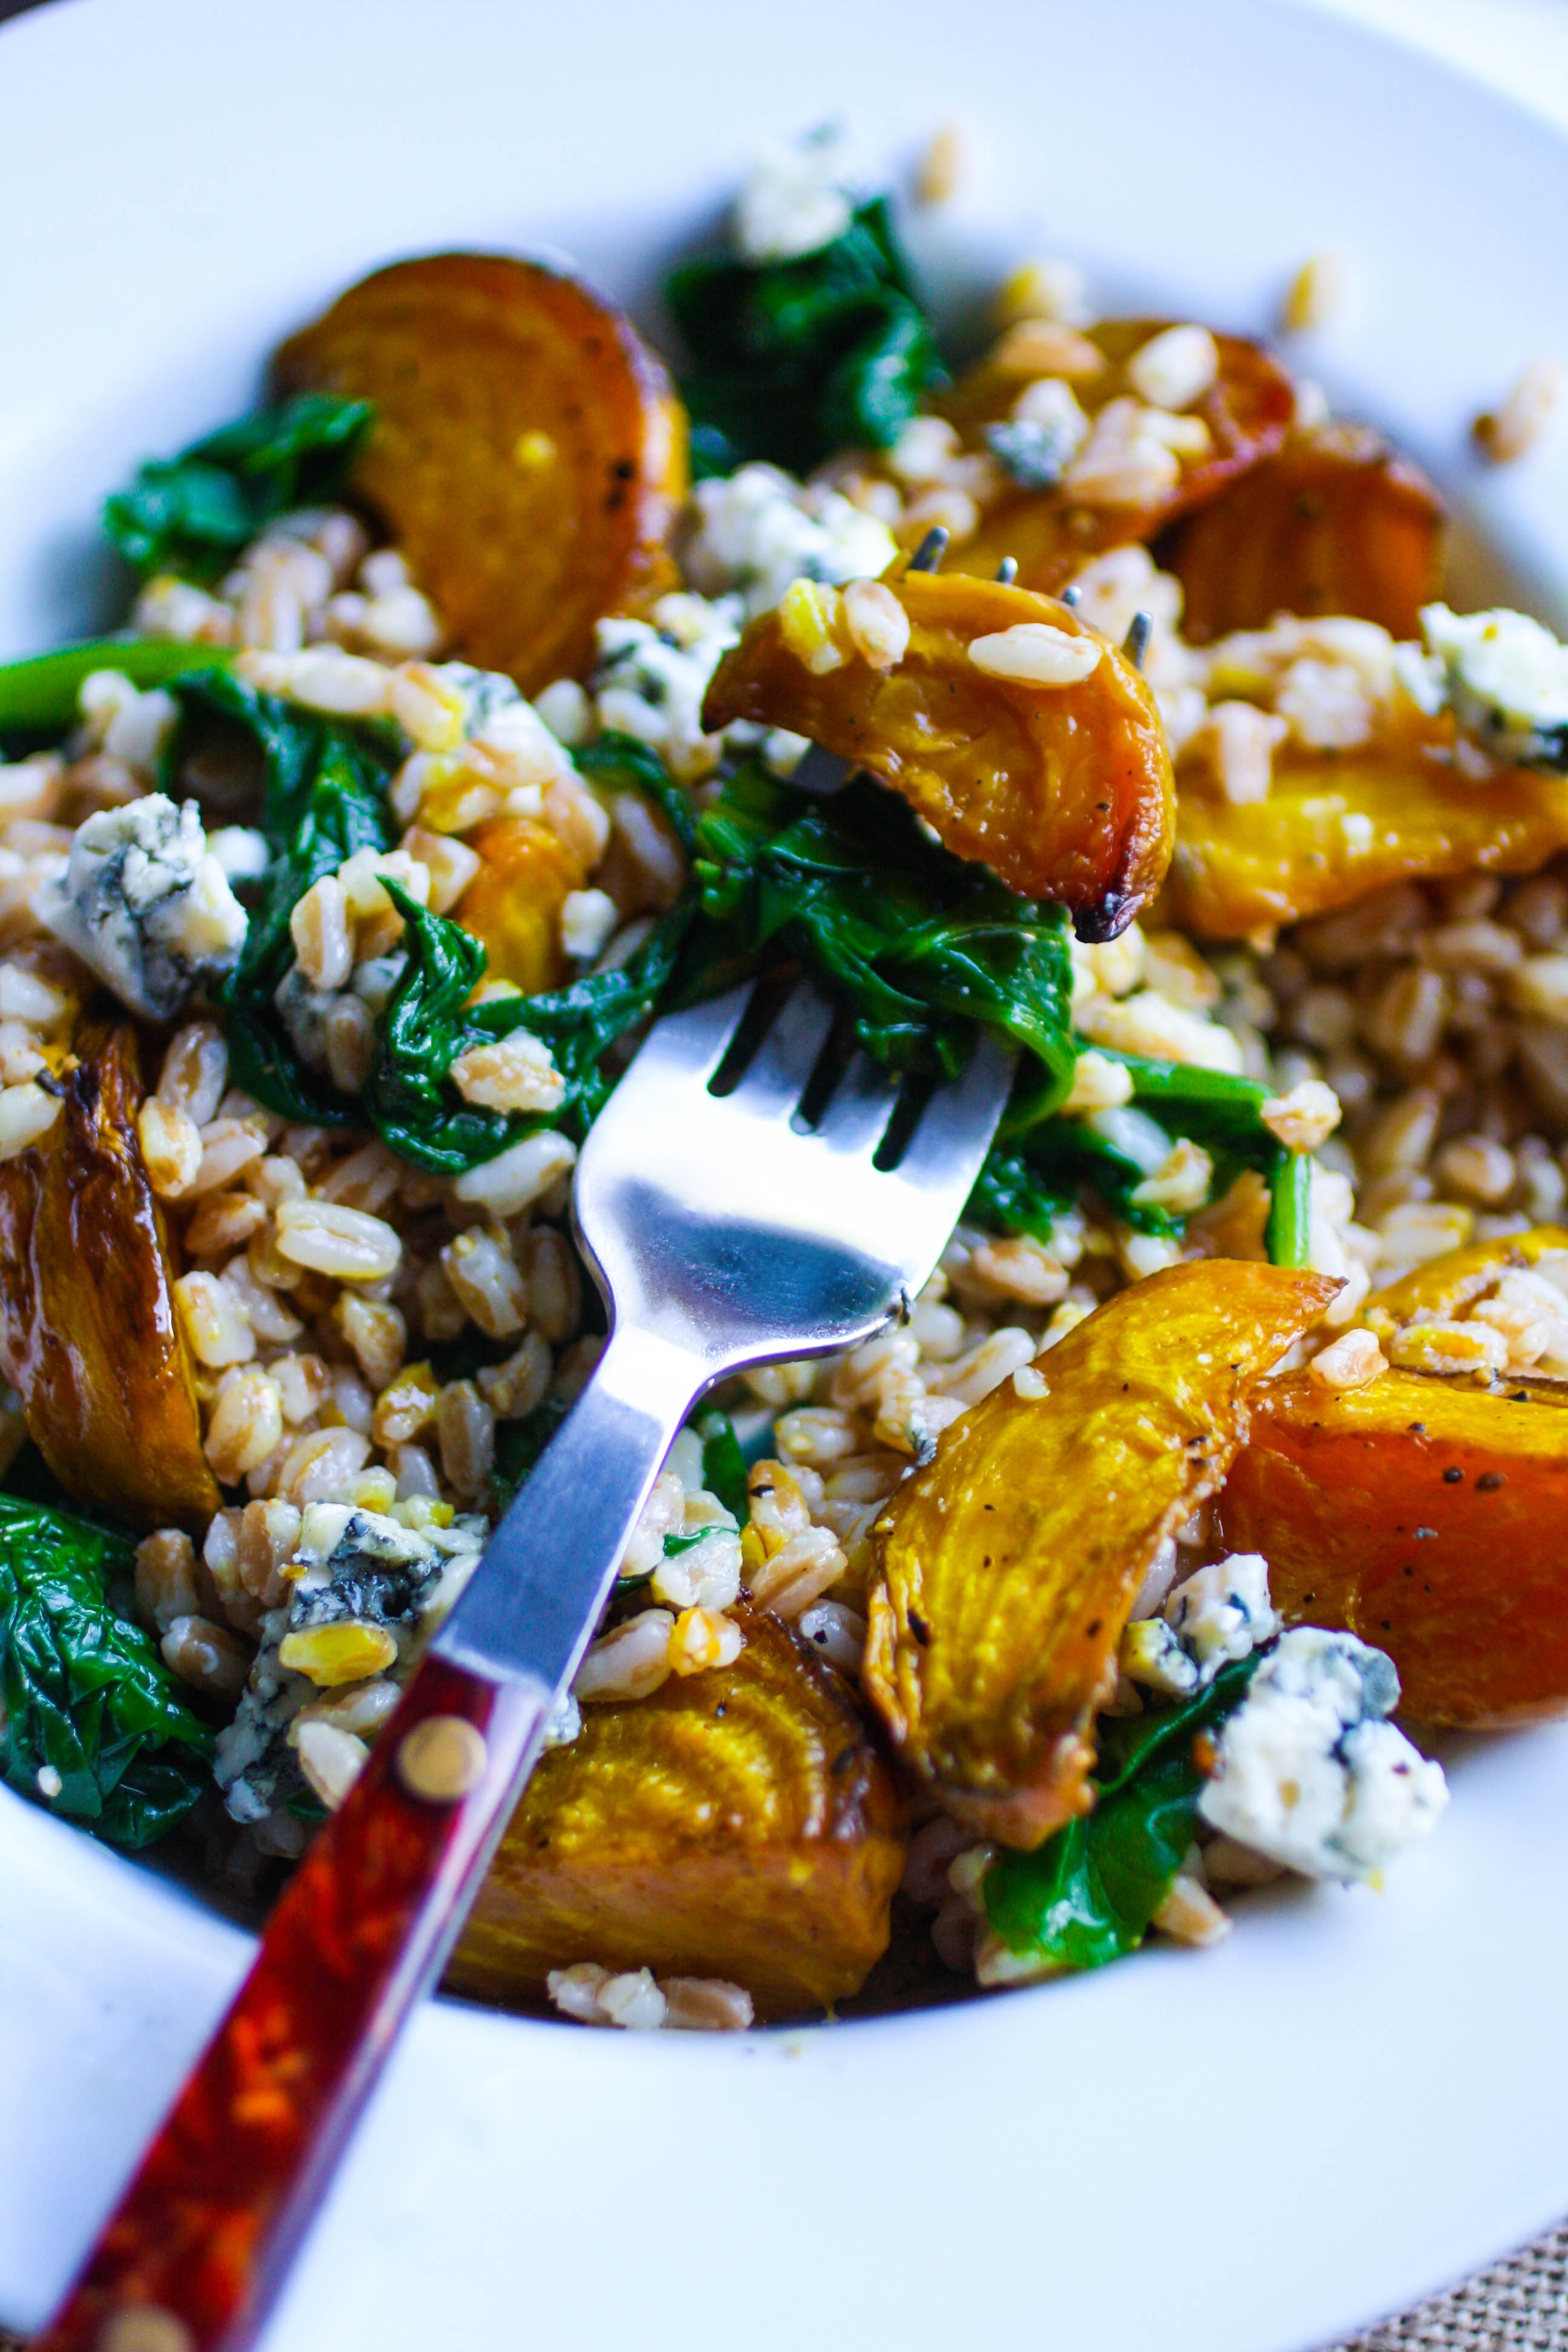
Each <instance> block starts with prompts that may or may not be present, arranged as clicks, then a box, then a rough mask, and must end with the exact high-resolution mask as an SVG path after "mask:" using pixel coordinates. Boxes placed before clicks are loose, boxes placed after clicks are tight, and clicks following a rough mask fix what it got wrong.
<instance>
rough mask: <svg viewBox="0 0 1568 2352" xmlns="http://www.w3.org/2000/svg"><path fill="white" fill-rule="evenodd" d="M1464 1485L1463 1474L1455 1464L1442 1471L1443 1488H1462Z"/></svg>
mask: <svg viewBox="0 0 1568 2352" xmlns="http://www.w3.org/2000/svg"><path fill="white" fill-rule="evenodd" d="M1464 1483H1465V1474H1464V1472H1463V1471H1462V1470H1461V1469H1460V1468H1459V1467H1458V1465H1457V1464H1455V1465H1453V1466H1451V1467H1450V1468H1449V1469H1447V1470H1445V1471H1444V1473H1443V1484H1444V1486H1463V1485H1464Z"/></svg>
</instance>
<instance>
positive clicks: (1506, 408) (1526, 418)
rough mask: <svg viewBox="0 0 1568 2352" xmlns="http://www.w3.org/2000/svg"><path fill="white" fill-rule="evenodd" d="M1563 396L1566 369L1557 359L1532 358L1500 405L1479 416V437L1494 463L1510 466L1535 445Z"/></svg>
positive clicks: (1475, 429) (1477, 438) (1481, 446)
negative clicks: (1564, 369) (1564, 370)
mask: <svg viewBox="0 0 1568 2352" xmlns="http://www.w3.org/2000/svg"><path fill="white" fill-rule="evenodd" d="M1562 397H1563V369H1562V366H1561V363H1560V362H1558V361H1556V360H1551V359H1538V360H1531V362H1530V365H1529V366H1528V367H1527V368H1526V369H1525V370H1524V371H1523V373H1522V374H1521V375H1520V376H1518V377H1517V378H1516V380H1515V382H1514V383H1513V386H1512V388H1511V390H1510V392H1509V394H1508V396H1507V398H1506V399H1505V400H1504V401H1503V402H1502V403H1501V404H1500V406H1499V407H1497V408H1495V409H1487V410H1485V411H1483V413H1482V414H1481V415H1479V416H1478V417H1477V419H1476V421H1475V425H1474V428H1473V430H1474V433H1475V436H1476V440H1477V442H1478V444H1479V446H1480V448H1481V449H1482V451H1483V452H1484V453H1485V455H1486V456H1487V457H1489V458H1491V460H1492V462H1493V463H1494V465H1499V466H1507V465H1511V464H1512V463H1513V462H1514V460H1515V459H1516V458H1519V457H1525V456H1527V455H1528V454H1529V452H1530V451H1531V449H1532V448H1533V447H1534V446H1535V444H1536V443H1537V441H1539V440H1540V438H1541V436H1542V434H1543V433H1544V432H1545V430H1546V428H1547V426H1548V425H1550V423H1551V422H1552V417H1553V416H1554V415H1555V414H1556V411H1557V408H1558V404H1559V403H1560V402H1561V400H1562Z"/></svg>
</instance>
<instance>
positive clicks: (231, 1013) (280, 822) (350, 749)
mask: <svg viewBox="0 0 1568 2352" xmlns="http://www.w3.org/2000/svg"><path fill="white" fill-rule="evenodd" d="M172 691H173V692H174V696H175V698H176V700H177V701H178V703H179V705H180V709H181V714H182V725H181V727H180V729H179V730H178V731H177V733H176V736H175V739H174V744H173V745H172V747H171V750H170V752H169V754H168V763H169V768H170V772H171V780H173V779H174V778H175V777H177V774H178V771H179V764H180V761H181V759H182V758H183V756H184V751H185V749H186V743H187V738H188V734H189V732H190V730H193V729H195V728H200V727H204V726H205V727H216V728H218V729H227V730H237V732H238V733H239V734H240V735H241V736H242V737H243V738H244V739H245V740H246V741H247V743H248V744H249V745H250V746H251V747H252V749H253V750H254V751H256V752H257V753H258V754H259V757H260V760H261V763H262V776H263V782H262V798H261V807H260V812H259V815H258V824H259V825H260V827H261V830H262V832H263V833H265V834H266V835H267V837H268V842H269V843H270V845H271V846H272V850H273V862H272V865H271V866H270V867H269V869H268V874H267V877H266V880H265V881H264V883H263V885H262V893H261V902H260V904H259V906H258V907H257V908H254V909H253V911H252V913H251V917H250V924H249V929H247V933H246V938H245V945H244V947H243V948H242V949H241V950H240V955H239V960H238V961H237V964H236V965H235V968H234V970H233V971H231V972H230V973H229V975H228V977H227V979H226V981H225V982H224V983H223V989H222V1002H223V1005H224V1009H225V1013H226V1029H227V1034H228V1052H229V1068H230V1072H231V1074H232V1076H233V1078H234V1082H235V1084H236V1085H237V1086H238V1087H244V1089H245V1091H246V1092H247V1094H249V1095H254V1096H255V1097H256V1099H257V1101H258V1102H260V1103H265V1104H266V1106H267V1108H268V1110H275V1111H277V1112H279V1114H280V1115H281V1116H282V1117H283V1118H293V1119H300V1120H302V1121H305V1122H306V1123H308V1124H310V1125H311V1126H316V1127H342V1126H358V1125H360V1124H362V1123H363V1122H362V1120H361V1117H360V1113H359V1109H358V1107H357V1106H356V1105H355V1104H354V1103H353V1101H352V1100H351V1099H350V1098H349V1097H347V1096H345V1095H340V1094H339V1093H337V1091H336V1090H335V1088H334V1087H332V1086H331V1084H330V1083H329V1081H328V1080H327V1079H326V1078H324V1077H321V1076H317V1075H316V1074H315V1073H314V1072H313V1071H310V1070H309V1069H306V1068H305V1067H304V1066H302V1065H301V1063H300V1057H299V1055H298V1054H297V1053H296V1052H295V1050H294V1045H293V1043H292V1040H291V1039H290V1037H289V1032H288V1030H287V1029H286V1027H285V1026H284V1024H283V1021H282V1018H281V1016H280V1014H279V1011H278V1007H277V1004H276V1003H275V1002H274V997H275V994H276V992H277V989H278V985H279V982H280V981H281V980H282V979H283V976H284V974H285V973H286V972H287V971H288V970H289V966H290V965H291V964H292V963H293V961H294V943H293V940H292V939H291V937H290V935H289V917H290V915H291V914H292V913H293V911H294V908H295V907H296V906H297V905H298V904H299V902H300V898H303V896H304V894H305V892H306V891H307V890H308V889H309V888H310V886H311V884H312V883H314V882H318V881H320V880H321V877H322V876H323V875H326V874H333V873H335V872H336V871H337V869H338V867H339V866H341V865H342V861H343V859H344V858H345V857H351V856H353V853H354V852H355V850H358V849H375V850H384V849H390V848H391V847H392V845H393V843H394V841H395V838H396V832H395V826H394V824H393V822H392V818H391V815H390V814H389V812H388V809H387V806H386V785H387V779H388V777H389V776H390V774H391V772H392V768H393V765H394V763H395V759H396V757H397V751H396V747H395V742H394V740H393V739H392V737H391V735H390V732H389V731H388V730H384V729H377V728H373V727H353V726H349V725H345V724H344V723H343V722H342V721H341V720H334V719H326V718H323V717H321V715H320V714H318V713H317V712H315V711H310V710H306V709H301V707H300V705H299V704H298V703H294V702H289V701H286V700H285V699H284V698H282V697H281V696H278V695H270V694H259V693H258V692H257V690H256V688H254V687H252V686H247V684H246V683H245V681H244V679H243V678H238V677H234V676H233V675H232V673H229V672H224V671H215V672H211V673H208V674H205V675H204V676H202V677H190V678H183V679H179V680H177V681H176V682H175V684H174V687H173V688H172Z"/></svg>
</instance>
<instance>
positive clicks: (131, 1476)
mask: <svg viewBox="0 0 1568 2352" xmlns="http://www.w3.org/2000/svg"><path fill="white" fill-rule="evenodd" d="M60 1083H61V1085H62V1087H64V1090H65V1099H64V1103H63V1106H62V1108H61V1111H60V1116H59V1118H58V1119H57V1120H56V1122H55V1125H54V1126H53V1128H52V1129H50V1131H49V1133H48V1134H47V1136H45V1138H44V1139H43V1140H42V1141H41V1142H40V1143H37V1144H35V1145H33V1147H32V1148H31V1149H30V1150H26V1151H24V1152H22V1153H21V1154H20V1155H19V1156H18V1157H17V1158H16V1159H15V1160H6V1161H5V1165H4V1166H3V1167H0V1368H3V1369H4V1371H5V1378H6V1379H7V1380H8V1381H10V1383H11V1385H12V1387H13V1388H15V1389H16V1390H17V1391H19V1393H20V1395H21V1398H22V1402H23V1406H24V1408H25V1410H26V1416H27V1428H28V1430H29V1432H30V1433H31V1435H32V1438H33V1442H34V1444H36V1445H37V1448H38V1451H39V1452H40V1453H41V1454H42V1455H43V1457H44V1459H45V1461H46V1462H47V1464H48V1465H49V1468H50V1469H51V1470H52V1471H53V1472H54V1474H55V1476H56V1477H57V1478H58V1480H59V1482H60V1484H61V1486H63V1487H64V1488H65V1490H66V1492H67V1494H68V1495H69V1496H71V1498H72V1500H73V1501H75V1502H78V1503H80V1504H82V1505H83V1506H84V1507H87V1508H89V1509H97V1510H100V1511H103V1512H106V1513H107V1514H108V1516H109V1517H110V1518H116V1519H125V1520H129V1521H130V1522H131V1523H132V1525H133V1526H135V1527H138V1528H159V1527H185V1528H190V1529H191V1530H192V1532H193V1533H194V1534H197V1535H199V1534H200V1533H201V1531H202V1530H203V1529H204V1528H205V1526H206V1524H207V1522H208V1520H209V1519H210V1518H211V1517H212V1515H213V1513H214V1512H215V1511H216V1510H217V1509H218V1507H219V1506H220V1504H221V1502H222V1499H223V1498H222V1496H220V1494H219V1493H218V1489H217V1486H216V1481H215V1480H214V1477H213V1475H212V1472H211V1471H210V1470H209V1469H208V1467H207V1465H206V1462H205V1457H204V1456H203V1454H202V1436H201V1423H200V1420H199V1418H198V1415H197V1411H196V1396H195V1386H194V1383H193V1381H192V1375H191V1366H190V1362H189V1360H188V1358H187V1356H186V1353H185V1348H184V1339H182V1337H181V1334H180V1328H179V1325H178V1322H177V1320H176V1318H175V1312H174V1295H173V1288H172V1283H173V1269H172V1267H171V1265H170V1258H169V1242H168V1235H167V1233H166V1230H165V1228H164V1223H163V1213H162V1211H161V1210H160V1208H159V1206H158V1203H157V1202H156V1200H155V1199H154V1198H153V1190H152V1187H151V1186H150V1184H149V1183H148V1181H147V1174H146V1171H145V1170H144V1169H143V1167H142V1155H141V1151H140V1150H139V1148H138V1145H137V1141H136V1112H137V1109H138V1108H139V1106H140V1104H141V1101H142V1077H141V1068H140V1063H139V1059H138V1051H137V1042H136V1033H135V1031H134V1030H133V1029H132V1026H131V1024H130V1023H129V1022H127V1021H120V1022H117V1023H114V1024H108V1023H105V1022H100V1021H89V1022H86V1023H84V1024H82V1025H81V1027H80V1028H79V1031H78V1034H77V1038H76V1061H75V1066H74V1067H71V1066H68V1070H67V1074H66V1075H65V1076H64V1077H63V1078H62V1079H61V1081H60Z"/></svg>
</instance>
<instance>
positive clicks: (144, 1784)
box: [0, 1495, 212, 1847]
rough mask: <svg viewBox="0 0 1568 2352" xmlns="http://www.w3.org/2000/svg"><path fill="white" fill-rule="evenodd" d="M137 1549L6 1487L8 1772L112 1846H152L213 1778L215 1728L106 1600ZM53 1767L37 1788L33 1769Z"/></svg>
mask: <svg viewBox="0 0 1568 2352" xmlns="http://www.w3.org/2000/svg"><path fill="white" fill-rule="evenodd" d="M131 1559H132V1555H131V1548H130V1546H129V1545H128V1544H127V1543H125V1542H124V1540H123V1539H122V1538H120V1537H118V1536H115V1535H112V1534H110V1532H109V1531H108V1530H107V1529H105V1528H98V1527H94V1526H91V1525H90V1524H89V1522H88V1521H87V1520H85V1519H79V1518H73V1517H70V1516H69V1515H68V1513H66V1512H64V1511H57V1510H52V1509H50V1508H48V1507H47V1506H45V1505H43V1504H39V1503H32V1502H26V1501H24V1500H23V1499H22V1498H21V1497H20V1496H13V1495H0V1698H3V1699H4V1701H5V1731H4V1769H5V1778H6V1780H8V1781H9V1782H10V1784H11V1786H12V1787H13V1788H14V1789H17V1790H20V1791H21V1792H22V1794H23V1795H24V1796H26V1797H31V1798H33V1799H35V1800H37V1798H38V1797H39V1796H41V1795H43V1796H46V1797H47V1802H48V1804H49V1806H50V1809H51V1810H52V1811H55V1812H57V1813H65V1814H68V1815H69V1816H70V1817H71V1818H72V1819H73V1820H76V1821H79V1822H81V1823H82V1824H83V1825H84V1827H86V1828H88V1829H90V1830H92V1831H93V1832H96V1834H97V1835H98V1836H100V1837H103V1838H108V1839H110V1841H111V1842H112V1843H114V1844H116V1845H124V1846H132V1847H136V1846H143V1845H148V1844H150V1843H152V1842H153V1839H154V1838H159V1837H162V1836H163V1833H164V1832H165V1831H167V1830H171V1829H173V1828H174V1824H175V1823H176V1822H179V1821H182V1820H183V1819H184V1816H185V1814H186V1813H188V1812H189V1811H190V1810H191V1807H192V1806H193V1805H194V1804H195V1801H196V1799H197V1797H198V1796H199V1795H200V1794H201V1791H202V1790H203V1788H204V1787H205V1783H206V1778H207V1775H206V1770H205V1763H206V1759H207V1757H208V1755H209V1754H210V1752H211V1748H212V1736H211V1734H210V1732H209V1731H208V1730H207V1728H206V1727H205V1725H204V1724H202V1723H200V1722H198V1720H197V1719H196V1717H195V1716H194V1715H193V1714H192V1713H191V1711H190V1709H189V1708H188V1707H187V1706H185V1704H184V1700H183V1699H182V1698H181V1697H180V1696H179V1690H178V1685H176V1683H175V1682H174V1677H173V1675H171V1674H170V1672H169V1670H168V1668H167V1667H166V1666H165V1665H164V1664H163V1660H162V1658H161V1657H160V1656H159V1655H158V1653H157V1651H156V1650H155V1649H154V1648H153V1644H152V1643H151V1642H150V1641H149V1640H148V1638H147V1636H146V1634H145V1633H142V1630H141V1628H140V1627H139V1626H135V1625H131V1624H127V1623H126V1622H125V1621H124V1619H123V1618H121V1617H118V1616H117V1615H116V1614H115V1612H114V1611H113V1610H112V1609H111V1608H110V1605H109V1602H108V1601H106V1600H105V1598H104V1591H103V1588H104V1581H105V1579H106V1577H107V1576H110V1575H118V1576H125V1575H128V1574H129V1572H130V1568H131ZM40 1771H42V1772H44V1773H45V1774H46V1775H51V1774H58V1777H59V1787H58V1790H53V1791H52V1793H50V1792H49V1790H41V1789H40V1787H39V1783H38V1774H39V1772H40Z"/></svg>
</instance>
